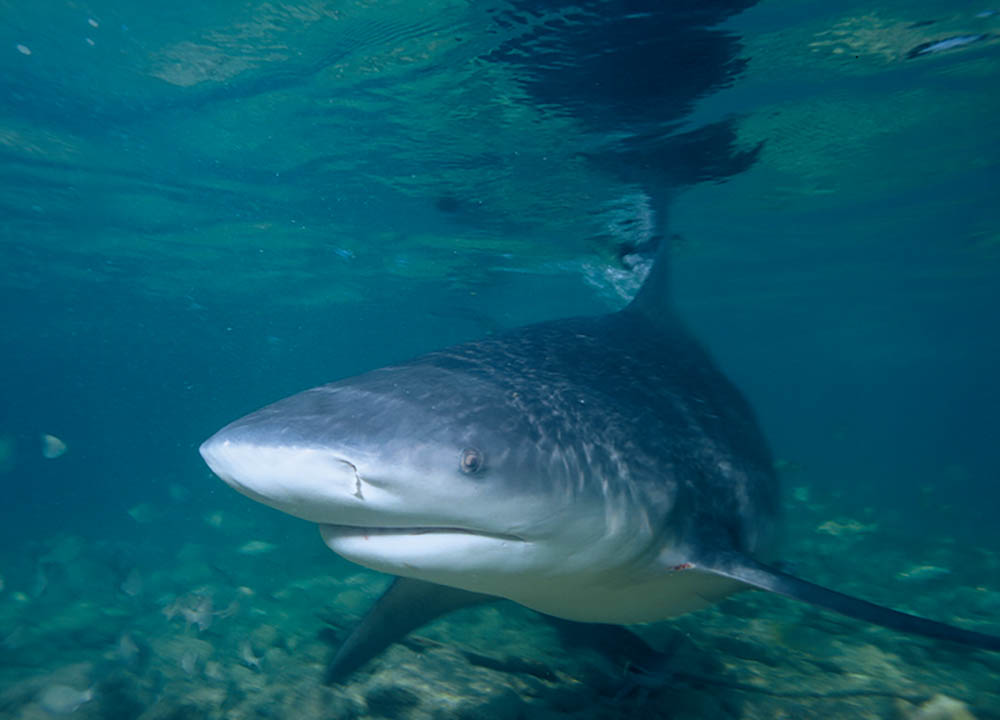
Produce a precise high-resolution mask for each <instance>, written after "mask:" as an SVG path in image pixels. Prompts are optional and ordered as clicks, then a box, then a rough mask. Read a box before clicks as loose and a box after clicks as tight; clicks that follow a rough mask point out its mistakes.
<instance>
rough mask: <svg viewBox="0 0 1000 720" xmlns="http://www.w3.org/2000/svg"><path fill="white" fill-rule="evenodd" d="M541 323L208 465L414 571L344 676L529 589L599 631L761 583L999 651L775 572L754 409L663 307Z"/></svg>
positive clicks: (361, 559)
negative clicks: (398, 644)
mask: <svg viewBox="0 0 1000 720" xmlns="http://www.w3.org/2000/svg"><path fill="white" fill-rule="evenodd" d="M664 265H665V261H662V262H661V261H658V262H657V265H656V266H654V268H653V270H652V271H651V273H650V278H649V279H648V280H647V282H646V285H644V287H643V288H642V290H640V292H639V294H638V296H637V297H636V300H635V301H633V303H632V304H631V305H629V306H628V307H627V308H626V309H624V310H622V311H620V312H616V313H612V314H609V315H604V316H598V317H581V318H569V319H563V320H556V321H552V322H547V323H542V324H538V325H531V326H528V327H524V328H521V329H518V330H514V331H511V332H509V333H507V334H504V335H501V336H498V337H496V338H491V339H487V340H481V341H478V342H471V343H466V344H463V345H458V346H456V347H452V348H449V349H446V350H442V351H439V352H433V353H430V354H428V355H424V356H422V357H420V358H417V359H415V360H413V361H411V362H408V363H404V364H401V365H395V366H391V367H386V368H381V369H378V370H374V371H372V372H369V373H366V374H364V375H360V376H358V377H354V378H349V379H346V380H341V381H339V382H335V383H332V384H330V385H324V386H322V387H318V388H314V389H311V390H307V391H305V392H302V393H299V394H297V395H293V396H291V397H289V398H286V399H284V400H281V401H279V402H277V403H275V404H273V405H269V406H267V407H265V408H263V409H261V410H259V411H257V412H255V413H252V414H250V415H248V416H246V417H244V418H242V419H240V420H237V421H236V422H234V423H232V424H230V425H228V426H227V427H225V428H223V429H222V430H220V431H219V432H218V433H216V434H215V435H214V436H213V437H211V438H210V439H209V440H207V441H206V442H205V443H204V445H203V446H202V448H201V453H202V455H203V456H204V458H205V460H206V462H207V463H208V464H209V466H210V467H211V468H212V470H213V471H215V473H216V474H217V475H219V477H221V478H222V479H223V480H225V481H226V482H227V483H228V484H229V485H231V486H232V487H233V488H235V489H236V490H238V491H239V492H241V493H243V494H245V495H247V496H249V497H251V498H253V499H255V500H258V501H260V502H262V503H264V504H267V505H270V506H272V507H275V508H277V509H279V510H281V511H283V512H286V513H289V514H291V515H295V516H297V517H300V518H302V519H304V520H308V521H310V522H314V523H317V524H319V525H320V529H321V533H322V536H323V539H324V541H325V542H326V544H327V545H328V546H329V547H330V548H331V549H332V550H334V551H335V552H337V553H339V554H340V555H342V556H343V557H345V558H347V559H348V560H352V561H354V562H357V563H359V564H361V565H364V566H366V567H369V568H373V569H375V570H380V571H383V572H386V573H390V574H393V575H396V576H399V578H400V579H399V580H397V582H396V583H395V584H394V585H393V586H392V587H391V588H390V590H389V591H387V593H386V595H385V596H384V597H383V598H382V599H381V600H380V601H379V602H378V603H377V604H376V605H375V607H374V608H373V609H372V611H371V612H370V613H369V615H368V616H367V617H366V618H365V619H364V620H363V621H362V623H361V624H360V625H359V626H358V627H357V628H356V629H355V631H354V633H352V635H351V636H350V637H349V638H348V639H347V640H346V641H345V643H344V645H343V646H342V648H341V650H340V652H339V653H338V655H337V657H336V658H335V659H334V662H333V664H332V666H331V672H330V677H331V679H335V680H337V679H342V678H343V677H345V676H346V675H347V674H348V673H350V672H351V671H352V670H354V669H356V668H357V667H359V666H360V665H362V664H363V663H364V662H366V661H367V660H368V659H370V658H371V657H374V656H375V655H377V654H378V653H379V652H380V651H381V650H382V649H384V648H385V646H387V645H388V644H390V643H391V642H393V641H395V640H397V639H399V638H400V637H402V636H403V635H405V634H406V633H407V632H409V631H410V630H412V629H414V628H416V627H418V626H420V625H421V624H423V623H424V622H427V621H429V620H431V619H433V618H434V617H436V616H438V615H440V614H442V613H444V612H448V611H450V610H453V609H455V608H458V607H463V606H467V605H473V604H477V603H481V602H486V601H489V600H491V599H493V598H508V599H510V600H513V601H515V602H518V603H521V604H522V605H525V606H527V607H530V608H533V609H535V610H538V611H540V612H542V613H545V614H547V615H551V616H555V617H557V618H562V619H566V620H573V621H581V622H588V623H614V624H627V623H637V622H648V621H657V620H663V619H666V618H669V617H672V616H675V615H678V614H681V613H686V612H690V611H692V610H697V609H699V608H701V607H704V606H706V605H707V604H710V603H712V602H715V601H717V600H719V599H721V598H723V597H725V596H726V595H729V594H731V593H733V592H737V591H739V590H743V589H747V588H751V587H752V588H758V589H764V590H768V591H771V592H775V593H778V594H783V595H786V596H789V597H794V598H798V599H800V600H804V601H806V602H810V603H813V604H816V605H819V606H822V607H826V608H828V609H831V610H835V611H837V612H841V613H843V614H846V615H849V616H852V617H857V618H861V619H864V620H867V621H870V622H874V623H878V624H882V625H885V626H887V627H891V628H895V629H897V630H901V631H904V632H912V633H918V634H922V635H926V636H930V637H936V638H942V639H946V640H950V641H954V642H959V643H964V644H967V645H972V646H974V647H980V648H986V649H992V650H1000V639H998V638H995V637H992V636H987V635H983V634H979V633H975V632H970V631H966V630H961V629H958V628H954V627H951V626H948V625H944V624H941V623H937V622H933V621H930V620H925V619H922V618H918V617H914V616H911V615H907V614H904V613H899V612H896V611H893V610H890V609H888V608H883V607H880V606H877V605H872V604H870V603H867V602H865V601H863V600H859V599H856V598H851V597H848V596H845V595H841V594H839V593H836V592H834V591H832V590H827V589H826V588H822V587H819V586H817V585H813V584H811V583H808V582H806V581H803V580H800V579H798V578H795V577H792V576H790V575H787V574H784V573H782V572H780V571H777V570H774V569H772V568H769V567H767V566H766V565H764V564H762V561H766V560H768V559H769V558H770V557H772V556H773V553H774V551H775V549H776V548H775V546H776V536H777V532H778V526H779V522H778V520H779V518H778V509H779V508H778V506H779V503H778V482H777V478H776V477H775V473H774V470H773V462H772V458H771V454H770V451H769V450H768V447H767V444H766V442H765V440H764V437H763V434H762V433H761V431H760V429H759V427H758V424H757V421H756V419H755V416H754V413H753V410H752V409H751V407H750V406H749V404H748V403H747V401H746V400H745V399H744V397H743V395H742V394H741V393H740V392H739V391H738V390H737V389H736V387H734V386H733V384H732V383H731V382H730V381H729V380H728V379H727V378H726V377H725V376H724V375H723V374H722V372H721V371H720V370H719V369H718V368H717V367H716V365H715V363H714V362H713V361H712V359H711V358H710V357H709V355H708V353H707V352H705V350H704V349H703V348H702V347H701V345H700V344H699V343H698V342H697V340H696V339H695V338H694V337H693V336H692V334H691V333H690V332H689V331H688V330H687V329H686V328H685V327H684V325H683V323H682V322H681V321H680V320H679V319H678V318H677V317H676V316H675V315H674V314H673V313H672V312H671V311H670V310H666V309H663V308H662V303H659V302H658V300H659V298H660V296H661V293H660V291H659V290H658V286H660V285H662V284H664V283H665V282H666V281H665V275H666V271H665V268H664Z"/></svg>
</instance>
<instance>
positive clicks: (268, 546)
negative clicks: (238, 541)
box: [236, 540, 278, 555]
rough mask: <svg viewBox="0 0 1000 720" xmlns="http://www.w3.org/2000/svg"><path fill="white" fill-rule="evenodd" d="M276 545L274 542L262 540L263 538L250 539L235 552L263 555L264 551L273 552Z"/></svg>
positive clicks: (276, 547)
mask: <svg viewBox="0 0 1000 720" xmlns="http://www.w3.org/2000/svg"><path fill="white" fill-rule="evenodd" d="M277 549H278V546H277V545H275V544H274V543H269V542H264V541H263V540H251V541H250V542H248V543H246V544H245V545H243V546H242V547H240V549H239V550H237V551H236V552H238V553H241V554H243V555H263V554H264V553H269V552H273V551H274V550H277Z"/></svg>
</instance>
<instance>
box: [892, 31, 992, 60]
mask: <svg viewBox="0 0 1000 720" xmlns="http://www.w3.org/2000/svg"><path fill="white" fill-rule="evenodd" d="M988 37H990V36H989V35H988V34H985V33H980V34H978V35H953V36H952V37H949V38H944V39H943V40H932V41H931V42H925V43H921V44H920V45H917V46H916V47H915V48H913V49H912V50H910V52H908V53H906V57H907V59H908V60H912V59H913V58H915V57H920V56H921V55H931V54H933V53H939V52H944V51H945V50H954V49H955V48H960V47H964V46H966V45H971V44H972V43H976V42H979V41H980V40H985V39H986V38H988Z"/></svg>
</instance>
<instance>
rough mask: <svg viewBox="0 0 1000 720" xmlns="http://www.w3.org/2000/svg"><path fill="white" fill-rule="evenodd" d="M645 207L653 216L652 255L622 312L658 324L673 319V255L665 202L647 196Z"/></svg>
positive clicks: (658, 198)
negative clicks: (634, 314)
mask: <svg viewBox="0 0 1000 720" xmlns="http://www.w3.org/2000/svg"><path fill="white" fill-rule="evenodd" d="M649 203H650V205H651V206H652V207H651V210H652V214H653V230H652V232H653V237H654V238H655V239H656V241H657V244H656V253H655V255H654V257H653V262H652V265H651V266H650V268H649V271H648V273H647V274H646V277H645V279H644V280H643V282H642V286H641V287H640V288H639V291H638V292H636V294H635V297H633V298H632V301H631V302H630V303H629V304H628V306H627V307H626V308H625V312H628V313H637V314H640V315H643V316H645V317H646V318H648V319H650V320H652V321H653V322H654V323H656V324H659V323H660V322H661V321H665V320H666V319H667V318H668V317H672V316H673V313H672V311H671V307H672V302H671V296H670V265H671V262H670V256H671V255H672V252H673V251H672V248H671V241H670V232H669V228H668V227H667V207H668V203H669V198H668V197H666V196H665V195H664V196H660V195H657V194H655V193H654V194H650V196H649Z"/></svg>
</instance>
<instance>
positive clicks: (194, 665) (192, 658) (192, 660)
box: [181, 650, 198, 675]
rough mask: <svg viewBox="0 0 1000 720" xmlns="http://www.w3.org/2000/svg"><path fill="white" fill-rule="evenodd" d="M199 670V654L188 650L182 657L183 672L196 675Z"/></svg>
mask: <svg viewBox="0 0 1000 720" xmlns="http://www.w3.org/2000/svg"><path fill="white" fill-rule="evenodd" d="M197 669H198V653H196V652H195V651H194V650H188V651H187V652H185V653H184V654H183V655H182V656H181V670H183V671H184V672H185V673H187V674H188V675H194V674H195V672H196V671H197Z"/></svg>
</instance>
